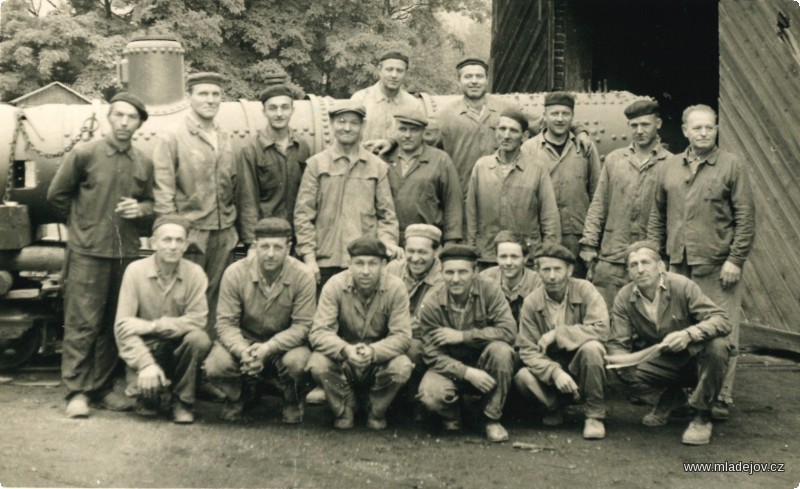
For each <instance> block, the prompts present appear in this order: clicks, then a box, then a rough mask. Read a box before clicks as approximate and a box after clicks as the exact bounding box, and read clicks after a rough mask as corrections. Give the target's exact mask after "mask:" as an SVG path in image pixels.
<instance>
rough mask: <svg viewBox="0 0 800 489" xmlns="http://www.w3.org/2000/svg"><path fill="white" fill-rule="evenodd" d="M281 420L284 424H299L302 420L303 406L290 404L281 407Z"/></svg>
mask: <svg viewBox="0 0 800 489" xmlns="http://www.w3.org/2000/svg"><path fill="white" fill-rule="evenodd" d="M281 421H283V422H284V423H286V424H300V423H302V422H303V406H301V405H300V404H291V405H288V406H284V407H283V411H282V412H281Z"/></svg>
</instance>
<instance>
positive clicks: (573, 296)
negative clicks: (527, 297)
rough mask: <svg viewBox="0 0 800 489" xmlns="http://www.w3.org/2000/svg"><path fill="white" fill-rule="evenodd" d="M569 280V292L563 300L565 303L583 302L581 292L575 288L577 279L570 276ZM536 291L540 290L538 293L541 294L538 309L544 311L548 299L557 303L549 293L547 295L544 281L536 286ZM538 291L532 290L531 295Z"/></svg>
mask: <svg viewBox="0 0 800 489" xmlns="http://www.w3.org/2000/svg"><path fill="white" fill-rule="evenodd" d="M567 280H568V283H567V293H566V294H564V302H563V304H583V298H582V297H581V296H580V294H578V293H576V292H575V289H576V287H575V279H574V278H572V277H570V278H568V279H567ZM536 291H538V293H539V294H540V299H539V301H537V302H539V304H538V310H539V311H543V310H544V308H545V307H546V305H547V301H550V302H551V303H553V304H556V301H554V300H553V299H551V298H550V296H549V295H547V290H545V288H544V283H542V284H541V285H539V287H537V288H536ZM536 291H534V292H531V295H533V294H534V293H536ZM534 304H535V303H534Z"/></svg>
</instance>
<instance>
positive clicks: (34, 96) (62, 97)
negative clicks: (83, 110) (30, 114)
mask: <svg viewBox="0 0 800 489" xmlns="http://www.w3.org/2000/svg"><path fill="white" fill-rule="evenodd" d="M8 103H9V104H11V105H15V106H17V107H34V106H37V105H44V104H90V105H91V103H92V101H91V100H90V99H88V98H86V97H84V96H83V95H81V94H80V93H78V92H76V91H75V90H73V89H71V88H69V87H68V86H66V85H64V84H63V83H60V82H53V83H50V84H49V85H45V86H43V87H42V88H38V89H36V90H34V91H32V92H29V93H26V94H25V95H23V96H21V97H17V98H15V99H14V100H12V101H10V102H8Z"/></svg>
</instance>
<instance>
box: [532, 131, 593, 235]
mask: <svg viewBox="0 0 800 489" xmlns="http://www.w3.org/2000/svg"><path fill="white" fill-rule="evenodd" d="M546 132H547V130H545V131H543V132H542V133H541V134H539V135H538V136H536V137H533V138H531V139H529V140H527V141H525V143H523V144H522V153H523V154H524V155H526V156H528V157H529V158H531V159H532V160H533V161H534V162H535V163H537V164H539V165H542V166H543V167H544V168H546V169H547V170H548V171H549V172H550V180H551V181H552V184H553V190H555V194H556V203H557V205H558V212H559V215H560V216H561V234H562V235H566V234H573V235H581V234H582V233H583V224H584V219H585V218H586V211H587V210H588V209H589V203H590V202H591V200H592V196H593V195H594V191H595V188H596V187H597V180H598V178H599V176H600V155H599V154H598V153H597V148H596V147H595V145H594V144H592V145H591V149H590V151H589V155H588V156H586V155H584V154H583V153H580V152H578V145H577V142H576V140H575V136H573V135H571V134H570V135H569V137H568V138H567V143H566V146H565V147H564V151H563V152H562V153H561V155H559V154H558V153H557V152H556V151H555V150H554V149H553V148H552V147H551V146H550V144H549V143H548V142H547V140H546V139H545V137H544V135H545V133H546Z"/></svg>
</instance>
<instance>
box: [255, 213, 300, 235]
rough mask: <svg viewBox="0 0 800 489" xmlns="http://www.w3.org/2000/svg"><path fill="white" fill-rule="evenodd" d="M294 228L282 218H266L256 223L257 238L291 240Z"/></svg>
mask: <svg viewBox="0 0 800 489" xmlns="http://www.w3.org/2000/svg"><path fill="white" fill-rule="evenodd" d="M291 237H292V226H290V225H289V222H288V221H286V219H281V218H280V217H265V218H263V219H259V220H258V222H257V223H256V238H291Z"/></svg>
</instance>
